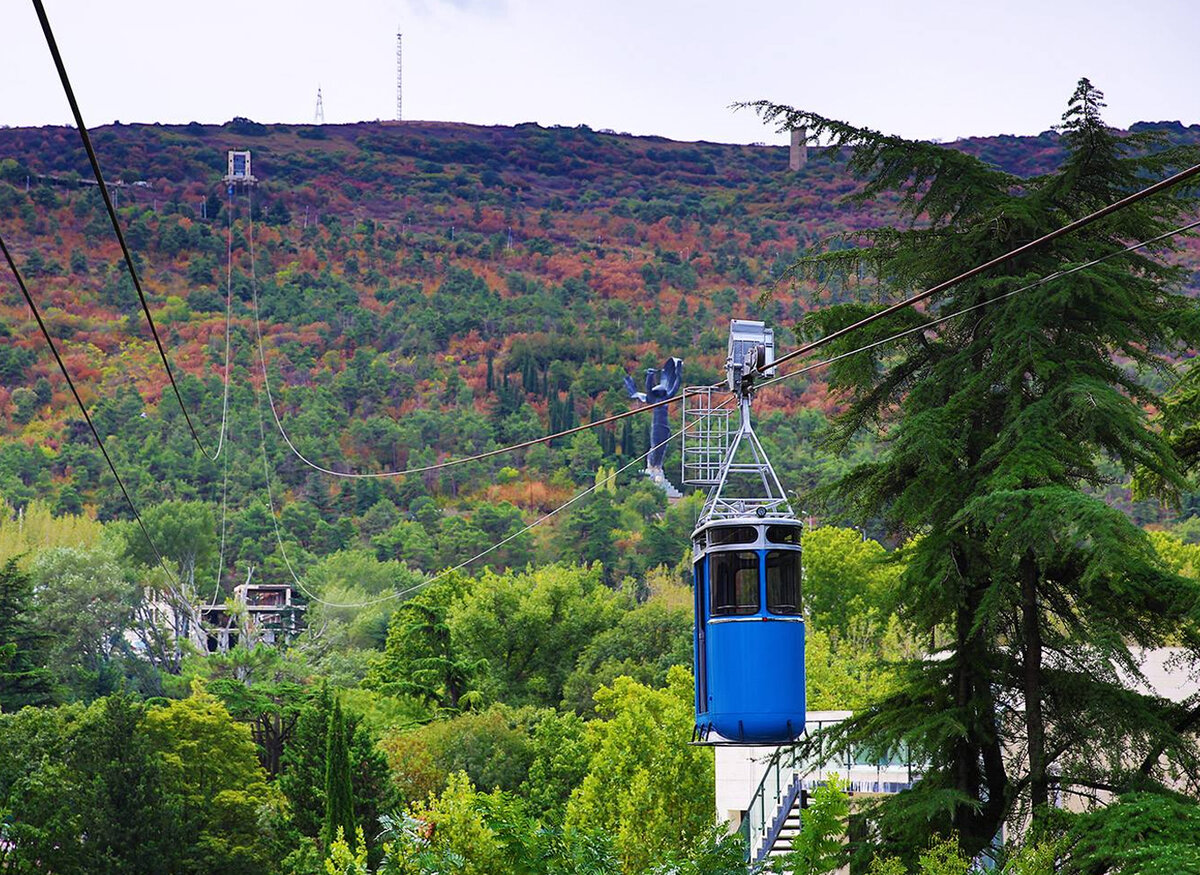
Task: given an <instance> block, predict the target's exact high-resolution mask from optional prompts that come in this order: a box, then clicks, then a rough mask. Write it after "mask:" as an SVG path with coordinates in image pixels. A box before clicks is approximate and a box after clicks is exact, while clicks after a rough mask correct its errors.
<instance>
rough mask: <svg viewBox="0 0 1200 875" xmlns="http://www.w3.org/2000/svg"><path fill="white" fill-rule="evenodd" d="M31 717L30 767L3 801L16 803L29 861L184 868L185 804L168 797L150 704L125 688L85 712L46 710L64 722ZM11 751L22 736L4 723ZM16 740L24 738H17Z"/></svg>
mask: <svg viewBox="0 0 1200 875" xmlns="http://www.w3.org/2000/svg"><path fill="white" fill-rule="evenodd" d="M36 713H37V712H33V711H26V712H25V714H26V715H28V716H27V717H26V718H25V719H22V720H20V721H14V722H13V723H10V726H9V727H6V728H11V729H17V728H18V725H17V724H24V726H23V727H21V728H23V729H25V730H33V732H34V734H32V735H29V736H26V740H28V741H35V740H36V741H35V743H36V745H37V747H36V749H35V750H28V751H27V755H28V758H27V759H26V760H25V762H26V764H28V766H29V767H30V768H29V770H28V771H27V772H26V774H25V775H24V776H23V777H21V778H19V779H18V780H16V781H15V782H14V783H13V784H11V785H10V787H9V792H8V794H7V798H6V799H5V800H4V802H6V803H7V804H8V805H9V806H11V809H12V812H13V823H12V828H11V830H10V831H9V836H10V838H11V839H12V840H13V841H14V843H15V846H16V847H15V849H14V857H15V859H16V860H17V861H20V862H21V863H24V864H25V866H27V867H28V868H27V869H22V868H18V869H17V871H54V872H62V873H72V875H74V873H78V875H85V873H93V872H96V873H113V875H115V873H128V875H133V873H138V872H161V871H168V870H170V871H178V870H175V869H173V868H172V866H173V862H174V861H175V860H177V859H178V855H179V854H180V853H181V851H182V850H183V849H182V847H181V845H180V842H179V840H180V838H181V836H180V834H179V833H178V832H177V829H176V826H177V821H176V815H177V814H178V813H179V812H178V809H177V808H176V806H175V804H174V801H175V800H172V799H166V798H164V797H163V789H164V784H163V775H162V767H161V765H160V763H159V762H158V759H157V757H156V756H155V752H154V750H153V748H152V746H151V744H150V742H149V739H148V738H147V736H146V733H145V732H144V725H143V724H144V716H145V712H144V708H143V706H142V705H140V704H138V703H136V702H134V701H133V700H132V699H130V698H128V697H125V696H111V697H109V698H107V699H101V700H98V701H96V702H94V703H93V704H92V705H91V706H90V707H89V708H88V709H87V710H86V711H73V710H69V709H65V708H64V709H54V710H47V711H46V712H44V714H45V717H46V718H47V719H49V720H52V721H53V722H54V724H55V729H56V731H55V732H54V733H52V734H51V733H48V732H47V731H46V730H47V729H48V727H38V726H37V725H36V724H37V723H38V722H40V721H37V720H35V719H34V715H35V714H36ZM6 736H8V737H6V738H5V741H6V742H7V743H6V745H5V751H6V753H7V754H8V755H9V756H14V755H16V756H19V755H20V754H21V741H22V739H21V737H20V735H17V736H16V737H13V736H12V735H11V734H9V733H7V732H6ZM13 742H16V744H13Z"/></svg>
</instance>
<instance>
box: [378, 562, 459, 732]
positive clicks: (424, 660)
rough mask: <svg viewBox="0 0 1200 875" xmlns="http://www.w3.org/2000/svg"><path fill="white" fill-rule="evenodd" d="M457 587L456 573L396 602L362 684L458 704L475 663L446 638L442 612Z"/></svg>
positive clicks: (452, 706) (450, 706)
mask: <svg viewBox="0 0 1200 875" xmlns="http://www.w3.org/2000/svg"><path fill="white" fill-rule="evenodd" d="M463 586H464V583H463V580H462V579H461V578H459V577H457V576H453V575H451V576H448V577H444V578H442V579H441V580H438V581H436V582H434V583H432V584H430V585H429V586H427V587H425V588H424V589H422V590H421V591H420V592H418V593H416V594H415V595H414V596H413V597H412V598H410V599H409V600H408V601H406V602H404V603H403V604H401V605H400V607H399V608H398V609H397V610H396V612H395V613H394V614H393V615H392V620H391V623H390V624H389V626H388V636H387V642H386V644H385V645H384V652H383V654H382V656H381V657H380V658H379V659H378V660H377V661H376V662H375V663H374V664H373V665H372V666H371V669H370V671H369V672H368V674H367V678H366V680H365V684H366V685H367V686H369V687H370V688H372V689H376V690H379V691H380V692H384V693H387V694H389V695H403V696H412V697H415V698H417V699H420V700H421V701H424V702H426V703H427V704H429V705H431V706H433V707H436V708H440V709H443V710H448V711H456V710H457V709H458V708H459V707H460V705H461V704H462V700H463V697H464V696H466V695H467V693H468V690H469V685H470V682H471V677H472V674H473V672H474V668H475V662H474V661H473V660H472V658H471V657H470V656H468V655H467V654H465V653H464V652H463V648H462V646H461V645H460V643H459V642H457V641H455V640H453V639H452V637H451V635H450V626H449V624H448V622H447V617H448V615H449V613H450V610H451V607H452V606H453V605H454V604H455V603H456V601H457V600H458V599H459V598H460V596H461V591H462V588H463Z"/></svg>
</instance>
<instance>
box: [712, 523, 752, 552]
mask: <svg viewBox="0 0 1200 875" xmlns="http://www.w3.org/2000/svg"><path fill="white" fill-rule="evenodd" d="M757 540H758V532H757V530H755V528H754V526H731V527H730V528H727V529H709V530H708V542H709V543H710V544H712V545H713V546H714V547H717V546H720V545H721V544H753V543H754V542H755V541H757Z"/></svg>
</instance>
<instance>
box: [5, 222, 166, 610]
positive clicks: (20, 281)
mask: <svg viewBox="0 0 1200 875" xmlns="http://www.w3.org/2000/svg"><path fill="white" fill-rule="evenodd" d="M0 252H3V253H4V259H5V261H7V262H8V268H9V270H10V271H12V275H13V278H14V279H15V280H16V281H17V285H18V286H19V287H20V288H21V294H22V295H23V296H24V297H25V303H26V304H28V305H29V310H30V312H32V313H33V318H34V319H35V320H36V321H37V325H38V329H39V330H40V331H41V332H42V338H43V339H44V340H45V341H46V345H47V346H48V347H49V348H50V352H51V353H52V354H53V356H54V361H55V362H57V363H58V369H59V371H61V372H62V375H63V379H65V380H66V381H67V388H69V389H70V390H71V395H72V397H73V398H74V399H75V404H76V406H77V407H78V408H79V412H80V413H81V414H83V420H84V422H86V423H87V427H88V429H89V430H90V431H91V432H92V437H93V438H95V440H96V446H97V447H99V448H100V455H102V456H103V457H104V461H105V463H107V465H108V470H109V471H111V472H112V475H113V479H114V480H116V481H117V488H119V489H120V490H121V495H122V496H124V498H125V503H126V504H127V505H129V510H130V511H131V512H132V513H133V518H134V519H135V520H137V524H138V528H140V529H141V531H142V536H143V537H144V538H145V539H146V543H147V544H148V545H149V546H150V550H151V552H153V553H154V556H155V558H156V559H157V560H158V564H159V565H161V566H162V568H163V571H165V572H166V573H167V579H168V580H170V581H171V582H172V583H174V584H175V586H176V587H177V588H179V589H180V591H181V592H182V586H181V585H180V582H179V580H178V578H177V577H176V576H175V572H174V571H172V570H171V568H170V566H169V565H167V560H166V558H165V557H164V556H163V554H162V551H160V550H159V549H158V545H157V544H155V543H154V539H153V538H152V537H150V531H149V530H148V529H147V528H146V523H145V522H144V521H143V520H142V515H141V514H140V513H138V509H137V506H136V505H134V503H133V498H131V497H130V495H129V490H128V489H126V488H125V481H124V480H122V479H121V475H120V474H118V473H117V466H116V465H115V464H113V460H112V457H111V456H109V454H108V450H107V449H106V448H105V446H104V440H103V438H101V437H100V432H99V431H97V430H96V424H95V423H94V422H92V417H91V414H90V413H88V409H87V405H86V404H84V403H83V399H82V398H81V397H80V396H79V390H78V389H76V388H75V381H74V380H72V379H71V373H70V371H68V370H67V365H66V363H65V362H64V361H63V360H62V356H61V355H59V352H58V346H57V344H55V342H54V338H52V337H51V336H50V331H49V330H48V329H47V328H46V323H45V322H44V321H42V314H41V312H39V310H38V307H37V304H36V303H34V300H33V296H32V295H31V294H30V293H29V287H28V286H27V285H26V284H25V278H24V277H22V276H21V272H20V270H18V269H17V265H16V262H15V261H13V257H12V253H10V252H9V250H8V246H7V244H6V243H5V242H4V237H3V235H0Z"/></svg>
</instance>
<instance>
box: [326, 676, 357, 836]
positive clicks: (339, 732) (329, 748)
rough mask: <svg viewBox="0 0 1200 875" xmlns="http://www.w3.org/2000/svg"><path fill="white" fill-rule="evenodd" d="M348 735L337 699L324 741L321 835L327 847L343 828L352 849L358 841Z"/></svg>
mask: <svg viewBox="0 0 1200 875" xmlns="http://www.w3.org/2000/svg"><path fill="white" fill-rule="evenodd" d="M347 736H348V733H347V731H346V718H345V717H344V715H343V714H342V704H341V702H340V701H338V700H337V699H336V698H335V699H334V700H333V711H332V712H331V713H330V715H329V728H328V734H327V735H326V739H325V824H324V828H323V830H322V834H321V836H322V839H323V840H324V843H325V847H326V848H328V847H330V846H331V845H332V844H333V842H334V840H335V839H336V838H337V835H338V830H339V829H340V830H341V831H342V835H343V836H344V837H345V839H346V842H347V843H348V844H349V845H350V848H351V849H352V850H353V849H354V847H355V844H356V841H357V840H356V838H355V830H354V790H353V789H352V788H351V786H350V739H349V738H348V737H347Z"/></svg>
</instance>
